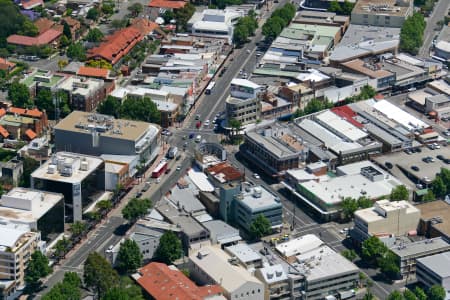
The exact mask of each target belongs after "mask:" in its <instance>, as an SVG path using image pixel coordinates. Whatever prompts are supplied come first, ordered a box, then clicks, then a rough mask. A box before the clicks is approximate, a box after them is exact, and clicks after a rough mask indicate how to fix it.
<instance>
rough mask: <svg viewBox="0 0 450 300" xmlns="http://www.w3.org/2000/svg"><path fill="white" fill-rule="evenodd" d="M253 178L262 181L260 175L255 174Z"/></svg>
mask: <svg viewBox="0 0 450 300" xmlns="http://www.w3.org/2000/svg"><path fill="white" fill-rule="evenodd" d="M253 178H255V179H260V178H261V177H260V176H259V174H258V173H254V174H253Z"/></svg>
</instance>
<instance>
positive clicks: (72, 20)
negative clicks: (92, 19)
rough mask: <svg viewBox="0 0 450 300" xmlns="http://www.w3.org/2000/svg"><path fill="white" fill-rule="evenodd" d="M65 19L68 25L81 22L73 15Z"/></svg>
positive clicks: (75, 24) (76, 24)
mask: <svg viewBox="0 0 450 300" xmlns="http://www.w3.org/2000/svg"><path fill="white" fill-rule="evenodd" d="M63 20H64V21H65V22H66V23H67V25H69V26H70V27H74V26H80V25H81V23H80V22H79V21H78V20H75V19H74V18H71V17H65V18H63Z"/></svg>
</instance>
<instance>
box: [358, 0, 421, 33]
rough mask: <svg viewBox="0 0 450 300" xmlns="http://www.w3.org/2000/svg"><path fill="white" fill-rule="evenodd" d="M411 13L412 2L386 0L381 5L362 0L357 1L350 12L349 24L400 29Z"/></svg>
mask: <svg viewBox="0 0 450 300" xmlns="http://www.w3.org/2000/svg"><path fill="white" fill-rule="evenodd" d="M413 12H414V5H413V1H412V0H387V1H384V2H383V3H379V2H377V1H374V0H362V1H357V2H356V4H355V7H354V8H353V10H352V14H351V23H352V24H358V25H371V26H385V27H397V28H401V27H402V25H403V22H405V20H406V19H407V18H408V17H410V16H412V14H413Z"/></svg>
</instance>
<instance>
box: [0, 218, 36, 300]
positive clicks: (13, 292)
mask: <svg viewBox="0 0 450 300" xmlns="http://www.w3.org/2000/svg"><path fill="white" fill-rule="evenodd" d="M0 232H1V233H2V234H1V237H0V257H1V258H2V259H1V261H0V296H1V297H2V299H6V300H13V299H17V298H18V296H19V295H20V294H21V291H22V290H23V288H24V287H25V269H26V267H27V265H28V262H29V260H30V258H31V254H33V252H34V251H35V250H36V249H37V248H40V247H41V246H42V245H41V244H40V241H41V235H40V233H39V232H36V231H32V230H31V229H30V228H29V227H28V226H26V225H17V224H4V223H2V224H0Z"/></svg>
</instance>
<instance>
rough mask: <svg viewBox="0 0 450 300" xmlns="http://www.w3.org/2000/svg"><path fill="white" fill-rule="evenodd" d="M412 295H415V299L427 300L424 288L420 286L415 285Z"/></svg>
mask: <svg viewBox="0 0 450 300" xmlns="http://www.w3.org/2000/svg"><path fill="white" fill-rule="evenodd" d="M414 295H416V297H417V300H427V298H428V297H427V294H425V292H424V290H423V289H421V288H420V287H418V286H416V288H415V289H414Z"/></svg>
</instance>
